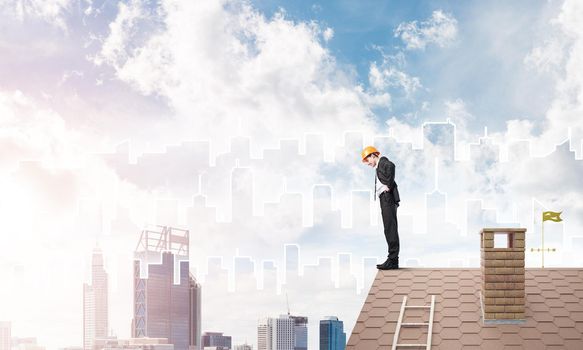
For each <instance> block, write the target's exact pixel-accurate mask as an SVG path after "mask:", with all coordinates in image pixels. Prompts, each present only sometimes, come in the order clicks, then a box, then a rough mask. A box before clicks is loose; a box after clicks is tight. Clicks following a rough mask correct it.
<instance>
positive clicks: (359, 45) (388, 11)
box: [253, 1, 558, 131]
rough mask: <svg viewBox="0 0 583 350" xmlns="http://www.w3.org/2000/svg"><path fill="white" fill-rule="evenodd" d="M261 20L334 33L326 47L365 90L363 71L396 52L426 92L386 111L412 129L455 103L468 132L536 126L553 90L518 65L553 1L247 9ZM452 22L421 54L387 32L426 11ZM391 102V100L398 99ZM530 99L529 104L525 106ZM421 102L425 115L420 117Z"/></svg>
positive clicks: (381, 114) (274, 4)
mask: <svg viewBox="0 0 583 350" xmlns="http://www.w3.org/2000/svg"><path fill="white" fill-rule="evenodd" d="M253 4H254V6H256V7H257V8H258V9H259V10H261V11H262V12H264V13H265V14H266V15H267V16H272V15H273V14H274V13H276V12H278V11H281V10H282V9H283V10H284V11H285V13H286V16H288V17H289V18H291V19H293V20H296V21H312V20H314V21H317V22H318V23H319V24H321V25H322V26H329V27H331V28H333V30H334V37H333V39H332V40H331V41H330V42H329V43H328V44H327V47H328V48H329V50H330V51H331V53H332V54H333V55H334V57H335V58H336V59H337V60H338V62H340V63H342V64H346V65H349V66H350V67H353V68H354V69H355V70H356V72H357V74H358V75H357V79H358V82H359V83H360V84H363V85H364V86H367V85H368V72H369V68H370V63H371V62H374V61H377V62H378V61H381V60H382V55H381V53H380V52H379V50H378V49H375V47H380V48H381V49H382V50H383V52H385V53H386V54H389V55H394V54H396V53H399V52H403V53H404V56H405V63H404V70H405V71H406V72H407V73H408V74H409V75H411V76H416V77H419V78H420V79H421V84H422V85H423V86H424V88H425V89H423V90H422V91H419V92H418V93H417V94H415V96H414V98H413V99H408V98H398V99H396V100H395V103H394V104H393V105H392V107H391V109H390V110H378V111H377V117H378V119H379V120H380V121H381V122H382V121H383V119H384V118H385V117H386V116H387V115H395V116H397V117H402V116H404V115H406V114H408V113H415V112H419V114H418V116H417V118H416V120H413V121H412V124H417V123H419V122H420V121H422V120H427V119H430V120H439V119H442V120H443V119H444V116H443V115H444V110H443V102H444V101H445V100H455V99H462V100H464V101H465V102H466V104H467V105H468V108H469V109H470V110H471V112H472V114H474V115H475V116H476V118H475V120H474V122H473V123H471V124H470V125H469V126H470V128H471V129H472V130H473V131H477V130H480V129H482V128H483V127H484V126H487V127H489V128H490V129H491V130H496V131H500V130H502V129H504V128H505V121H506V120H508V119H512V118H516V117H527V118H529V119H533V120H541V119H543V117H544V111H545V107H546V106H547V105H548V103H549V101H550V99H551V98H552V89H553V84H552V80H551V78H550V77H549V76H547V75H538V74H533V72H532V71H529V70H528V69H527V68H526V67H525V66H524V64H523V58H524V56H525V55H526V54H527V53H528V52H529V51H530V50H531V49H532V48H533V45H535V42H533V40H532V38H533V37H534V36H536V35H539V34H541V32H545V31H547V30H549V27H548V20H549V18H550V17H552V16H554V15H556V13H557V11H558V6H557V4H558V2H556V1H549V2H545V1H534V2H533V1H512V2H508V1H488V2H484V1H463V2H460V1H323V2H314V1H293V2H287V1H254V2H253ZM436 10H441V11H444V12H446V13H448V14H451V15H452V16H453V17H454V18H455V19H456V20H457V23H458V36H457V38H456V40H455V42H454V43H453V44H452V45H450V46H449V47H447V48H445V49H444V48H440V47H436V46H435V45H428V46H427V47H426V49H425V50H404V45H403V42H402V41H401V39H400V38H398V37H395V35H394V30H395V29H396V27H397V26H398V25H399V24H400V23H403V22H410V21H418V22H421V21H423V20H426V19H427V18H429V17H430V16H431V14H432V12H433V11H436ZM397 94H398V92H397ZM533 95H534V96H536V98H535V99H533V98H531V97H532V96H533ZM423 101H428V102H430V103H431V105H432V108H431V110H430V111H420V106H421V103H422V102H423Z"/></svg>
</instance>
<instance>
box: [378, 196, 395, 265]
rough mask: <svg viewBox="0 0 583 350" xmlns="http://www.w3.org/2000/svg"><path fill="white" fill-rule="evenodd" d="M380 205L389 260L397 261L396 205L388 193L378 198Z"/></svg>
mask: <svg viewBox="0 0 583 350" xmlns="http://www.w3.org/2000/svg"><path fill="white" fill-rule="evenodd" d="M379 202H380V204H381V216H382V217H383V226H384V227H385V239H386V240H387V245H388V247H389V248H388V250H389V259H390V260H391V261H397V262H398V261H399V232H398V225H397V203H395V200H394V198H393V194H392V193H390V192H383V193H381V195H380V196H379Z"/></svg>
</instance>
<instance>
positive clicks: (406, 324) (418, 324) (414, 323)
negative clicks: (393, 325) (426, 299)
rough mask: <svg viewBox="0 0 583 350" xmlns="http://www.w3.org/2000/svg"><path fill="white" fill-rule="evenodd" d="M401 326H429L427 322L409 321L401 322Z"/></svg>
mask: <svg viewBox="0 0 583 350" xmlns="http://www.w3.org/2000/svg"><path fill="white" fill-rule="evenodd" d="M401 326H403V327H416V326H429V323H425V322H422V323H419V322H409V323H401Z"/></svg>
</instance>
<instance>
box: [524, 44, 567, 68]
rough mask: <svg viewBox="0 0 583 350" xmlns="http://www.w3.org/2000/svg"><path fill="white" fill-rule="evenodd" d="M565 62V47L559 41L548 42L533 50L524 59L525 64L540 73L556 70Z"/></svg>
mask: <svg viewBox="0 0 583 350" xmlns="http://www.w3.org/2000/svg"><path fill="white" fill-rule="evenodd" d="M562 61H563V45H562V44H561V43H560V42H559V41H557V40H552V41H547V42H545V43H544V44H543V45H542V46H537V47H535V48H533V49H532V50H531V51H530V52H529V53H528V55H527V56H526V57H525V58H524V63H525V64H526V65H527V66H530V67H532V68H534V69H536V70H537V71H539V72H545V73H546V72H549V71H552V70H554V69H556V68H557V67H558V66H559V65H560V64H561V63H562Z"/></svg>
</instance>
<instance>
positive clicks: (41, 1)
mask: <svg viewBox="0 0 583 350" xmlns="http://www.w3.org/2000/svg"><path fill="white" fill-rule="evenodd" d="M71 3H72V0H0V12H4V13H7V14H9V15H12V16H14V17H16V18H17V19H18V20H20V21H23V20H24V19H25V18H28V17H33V18H39V19H41V20H43V21H46V22H47V23H50V24H52V25H55V26H57V27H59V28H61V29H63V30H66V29H67V25H66V23H65V15H66V13H67V11H68V10H69V9H70V8H71Z"/></svg>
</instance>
